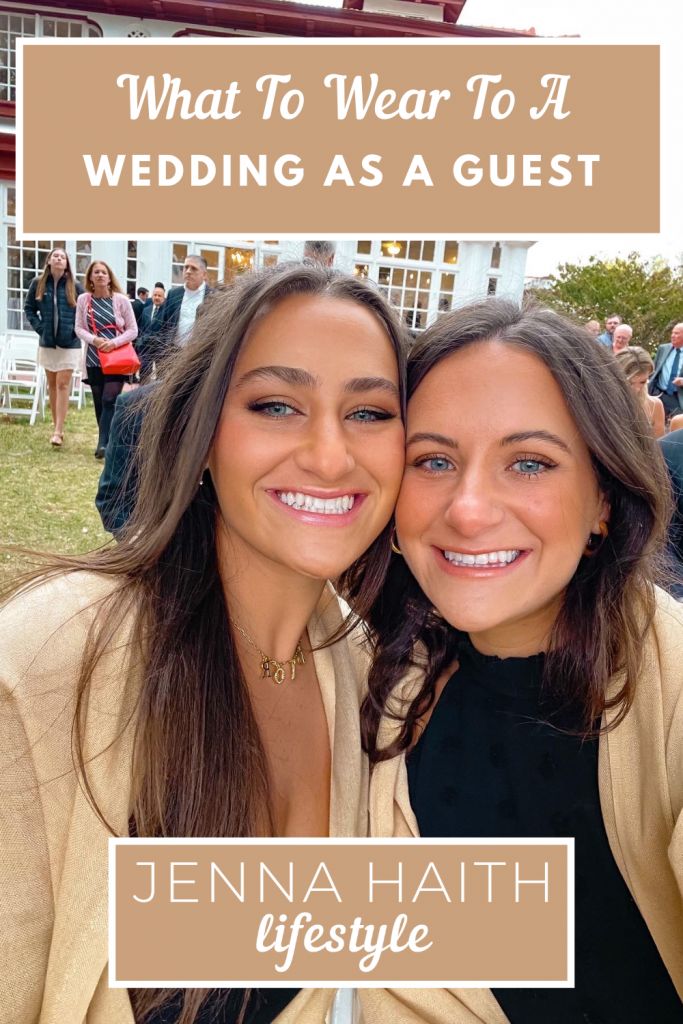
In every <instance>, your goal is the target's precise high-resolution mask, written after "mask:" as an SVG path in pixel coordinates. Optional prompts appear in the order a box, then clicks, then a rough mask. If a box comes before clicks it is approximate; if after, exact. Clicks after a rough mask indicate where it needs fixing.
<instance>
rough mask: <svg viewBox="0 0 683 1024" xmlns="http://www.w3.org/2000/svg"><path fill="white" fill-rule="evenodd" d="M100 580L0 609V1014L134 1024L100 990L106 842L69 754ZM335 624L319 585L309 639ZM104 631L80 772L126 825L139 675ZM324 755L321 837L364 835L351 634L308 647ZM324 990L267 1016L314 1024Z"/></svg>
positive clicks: (74, 582) (82, 579)
mask: <svg viewBox="0 0 683 1024" xmlns="http://www.w3.org/2000/svg"><path fill="white" fill-rule="evenodd" d="M111 588H112V584H111V582H109V581H107V580H104V579H103V578H102V577H99V576H96V575H93V574H89V573H78V574H74V575H70V576H61V577H58V578H56V579H54V580H52V581H50V582H48V583H43V584H41V585H40V586H39V587H38V588H37V589H34V590H32V591H30V592H28V593H24V594H22V595H21V596H20V597H18V598H16V599H14V600H13V601H11V602H10V603H9V605H7V606H6V607H5V608H4V609H3V611H2V612H0V638H1V642H2V648H3V653H2V660H1V662H0V1022H1V1024H82V1022H84V1021H86V1020H87V1024H133V1014H132V1010H131V1005H130V1000H129V998H128V993H127V992H126V990H125V989H109V988H108V986H107V974H106V970H107V840H108V838H109V833H108V831H107V830H106V828H105V827H104V825H103V824H102V822H100V820H99V819H98V818H97V816H96V815H95V813H94V811H93V810H92V807H91V806H90V804H89V802H88V800H87V799H86V797H85V795H84V792H83V790H82V788H81V786H80V785H79V783H78V780H77V778H76V774H75V772H74V769H73V762H72V754H71V727H72V722H73V718H74V693H75V687H76V682H77V679H78V671H79V665H80V658H81V655H82V651H83V647H84V643H85V639H86V636H87V632H88V629H89V628H90V626H91V624H92V622H93V619H94V617H95V614H96V609H97V606H98V603H99V602H101V601H102V600H103V599H104V598H106V596H107V595H108V593H109V592H110V591H111ZM340 621H341V614H340V608H339V602H338V600H337V598H336V597H335V595H334V592H333V591H332V590H331V588H328V590H327V591H326V592H325V594H324V595H323V598H322V599H321V601H320V604H319V605H318V608H317V609H316V613H315V615H314V616H313V618H312V620H311V622H310V623H309V627H308V628H309V635H310V638H311V642H312V644H314V645H316V644H319V643H321V642H322V641H324V640H325V639H326V638H327V637H329V636H330V635H331V633H332V632H333V631H334V630H335V628H336V627H337V626H338V625H339V623H340ZM129 630H130V622H128V623H127V625H126V626H125V627H124V628H122V629H121V630H120V631H119V633H118V634H117V635H116V637H115V639H114V642H113V643H112V644H111V645H110V650H109V653H108V654H107V656H106V657H105V658H104V659H103V660H102V662H101V664H100V665H99V666H98V669H97V672H96V674H95V676H94V679H93V683H92V688H91V693H90V697H89V701H88V707H87V709H86V715H87V717H86V726H85V742H86V750H87V752H89V756H90V757H92V758H93V759H92V761H91V762H90V766H89V775H90V779H91V783H92V786H93V791H94V794H95V797H96V799H97V802H98V804H99V806H100V807H101V808H102V810H103V812H104V814H105V816H106V817H107V819H108V821H109V822H110V823H111V824H112V826H113V827H114V828H115V829H116V831H117V833H118V834H120V835H127V833H128V818H129V811H130V765H131V748H132V736H131V733H132V729H131V728H126V729H125V730H124V732H123V735H122V736H119V733H120V732H121V730H122V728H123V727H124V726H125V725H126V723H127V722H129V721H130V719H131V715H132V714H133V709H134V702H135V697H136V694H137V692H138V686H139V679H138V674H137V672H136V669H135V665H134V653H135V652H132V651H131V650H130V649H129V647H128V645H127V637H128V633H129ZM314 657H315V666H316V671H317V675H318V680H319V682H320V689H321V692H322V697H323V703H324V707H325V713H326V716H327V723H328V728H329V734H330V747H331V750H332V764H333V769H332V781H331V793H330V834H331V835H337V836H354V835H366V834H367V785H368V779H367V766H366V762H365V758H364V756H363V754H362V752H361V749H360V736H359V728H358V707H359V699H360V690H361V685H362V683H363V680H364V664H365V663H364V659H363V658H362V655H361V652H360V649H359V648H358V647H357V646H356V644H355V642H353V641H352V640H351V639H349V640H345V641H341V642H339V643H337V644H335V645H334V646H332V647H330V648H326V649H324V650H321V651H316V652H315V655H314ZM333 995H334V993H333V992H332V991H324V990H322V991H321V990H318V991H316V990H308V991H304V992H302V993H300V995H299V996H297V998H296V999H295V1000H294V1001H293V1002H292V1003H291V1004H290V1006H289V1007H288V1008H287V1009H286V1010H285V1011H284V1012H283V1013H282V1014H281V1015H280V1016H279V1017H278V1022H279V1024H294V1022H295V1021H296V1022H297V1024H321V1022H322V1020H323V1018H324V1015H325V1012H326V1010H327V1008H328V1007H329V1005H330V1003H331V1001H332V998H333Z"/></svg>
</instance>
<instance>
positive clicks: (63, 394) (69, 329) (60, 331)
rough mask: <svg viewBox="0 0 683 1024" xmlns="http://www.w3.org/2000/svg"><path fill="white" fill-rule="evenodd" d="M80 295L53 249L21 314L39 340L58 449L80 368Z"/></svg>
mask: <svg viewBox="0 0 683 1024" xmlns="http://www.w3.org/2000/svg"><path fill="white" fill-rule="evenodd" d="M82 291H83V289H82V288H81V286H80V284H78V283H77V281H76V280H75V278H74V275H73V271H72V269H71V264H70V263H69V257H68V256H67V254H66V252H65V250H64V249H53V250H52V252H51V253H50V254H49V255H48V257H47V259H46V261H45V266H44V267H43V272H42V274H41V275H40V277H36V278H35V279H34V280H33V281H31V284H30V286H29V290H28V294H27V296H26V302H25V303H24V313H25V314H26V317H27V319H28V321H29V323H30V324H31V327H33V329H34V331H36V332H37V334H38V336H39V337H40V349H39V362H40V365H41V366H42V367H43V369H44V370H45V376H46V377H47V390H48V396H49V400H50V412H51V413H52V427H53V430H52V437H51V438H50V443H51V444H52V445H53V446H54V447H55V448H61V446H62V443H63V441H64V420H65V419H66V413H67V410H68V408H69V392H70V391H71V375H72V373H73V372H74V370H78V369H80V366H81V343H80V341H79V339H78V338H77V337H76V332H75V331H74V325H75V322H76V299H77V298H78V296H79V295H80V293H81V292H82Z"/></svg>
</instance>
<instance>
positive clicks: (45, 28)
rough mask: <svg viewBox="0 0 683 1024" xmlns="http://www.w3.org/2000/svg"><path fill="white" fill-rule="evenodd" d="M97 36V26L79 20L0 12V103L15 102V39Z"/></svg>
mask: <svg viewBox="0 0 683 1024" xmlns="http://www.w3.org/2000/svg"><path fill="white" fill-rule="evenodd" d="M101 35H102V32H101V30H100V29H99V28H98V27H97V25H92V24H90V23H89V22H87V21H83V20H80V19H72V18H60V17H55V16H54V15H50V17H48V18H44V17H42V16H40V15H37V14H17V13H14V12H11V11H0V100H5V101H9V102H11V103H14V102H16V84H17V81H16V76H17V52H16V46H17V39H33V38H36V37H41V36H47V37H51V38H52V37H55V38H57V39H90V38H95V37H98V36H101Z"/></svg>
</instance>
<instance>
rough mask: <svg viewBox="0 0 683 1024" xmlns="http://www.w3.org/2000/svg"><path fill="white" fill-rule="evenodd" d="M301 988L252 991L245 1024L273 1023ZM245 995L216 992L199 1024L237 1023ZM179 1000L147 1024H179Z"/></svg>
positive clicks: (201, 1011)
mask: <svg viewBox="0 0 683 1024" xmlns="http://www.w3.org/2000/svg"><path fill="white" fill-rule="evenodd" d="M298 992H299V989H298V988H264V989H258V990H252V993H251V996H250V999H249V1008H248V1010H247V1015H246V1017H245V1019H244V1024H270V1022H271V1021H273V1020H275V1018H276V1017H277V1015H278V1014H279V1013H281V1012H282V1011H283V1010H284V1008H285V1007H286V1006H287V1005H288V1004H289V1003H291V1001H292V999H294V996H295V995H296V994H297V993H298ZM243 998H244V993H243V992H242V991H241V990H239V989H233V990H232V992H230V994H229V995H227V996H226V995H223V994H221V993H220V992H215V993H214V994H213V995H212V996H211V998H210V999H209V1001H208V1002H207V1003H206V1005H205V1006H203V1007H202V1009H201V1010H200V1012H199V1016H198V1017H197V1024H235V1021H237V1019H238V1018H239V1013H240V1010H241V1008H242V1001H243ZM179 1013H180V1000H179V999H176V1000H174V1001H173V1002H172V1003H171V1004H170V1005H169V1006H168V1007H166V1008H164V1009H163V1010H157V1011H156V1013H154V1014H153V1015H152V1016H151V1017H148V1018H147V1019H146V1021H145V1024H176V1022H177V1020H178V1015H179Z"/></svg>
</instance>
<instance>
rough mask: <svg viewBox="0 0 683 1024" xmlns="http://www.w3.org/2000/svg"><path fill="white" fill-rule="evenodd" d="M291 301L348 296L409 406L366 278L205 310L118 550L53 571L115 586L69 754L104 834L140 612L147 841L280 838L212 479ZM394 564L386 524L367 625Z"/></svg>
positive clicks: (389, 314) (251, 293)
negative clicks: (226, 405) (98, 729)
mask: <svg viewBox="0 0 683 1024" xmlns="http://www.w3.org/2000/svg"><path fill="white" fill-rule="evenodd" d="M291 295H318V296H325V297H329V298H335V299H343V300H345V301H350V302H355V303H358V304H360V305H362V306H364V307H365V308H366V309H368V310H369V311H370V312H371V313H372V314H373V315H374V316H376V317H377V319H378V320H379V322H380V323H381V324H382V325H383V327H384V328H385V330H386V332H387V335H388V337H389V339H390V341H391V344H392V346H393V349H394V352H395V354H396V359H397V362H398V369H399V381H400V393H401V409H402V410H404V409H405V355H404V351H405V348H404V340H405V335H404V332H403V328H402V326H401V325H400V323H399V321H398V319H397V317H396V316H395V314H394V312H393V311H392V309H391V308H390V307H389V305H388V304H387V303H386V302H385V300H384V299H383V298H382V296H381V295H380V294H379V293H378V292H377V291H375V289H374V288H373V287H372V286H371V285H370V284H368V283H366V282H364V281H363V280H362V279H359V278H354V277H349V276H346V275H342V274H339V273H338V272H336V271H333V270H328V269H323V268H321V267H313V266H304V265H301V264H297V265H295V266H290V267H285V268H282V269H280V268H275V269H274V270H271V271H266V272H264V273H259V274H257V273H252V274H248V275H245V276H244V277H242V278H240V279H239V281H238V282H237V283H236V284H235V285H234V286H233V287H231V288H230V289H227V290H225V291H223V292H221V293H219V294H215V295H213V296H212V298H211V300H210V301H209V302H208V303H206V304H205V305H206V307H207V308H206V311H205V313H204V315H203V316H202V317H201V320H198V321H197V323H196V325H195V328H194V331H193V334H192V336H191V338H190V339H189V342H188V344H187V346H186V347H185V348H183V349H180V350H179V351H178V353H177V354H176V356H175V357H174V358H173V359H172V360H171V361H170V362H169V363H167V364H165V376H164V379H163V381H162V382H161V383H159V384H157V385H153V386H152V390H151V391H149V392H148V398H147V401H146V403H145V406H144V425H143V429H142V437H141V444H140V447H139V453H138V465H137V470H138V477H139V490H138V495H137V501H136V504H135V508H134V511H133V513H132V515H131V517H130V520H129V521H128V523H127V525H126V526H125V527H124V529H123V530H122V532H121V534H120V535H119V543H118V544H117V545H116V546H115V547H110V548H105V549H103V550H101V551H99V552H94V553H92V554H90V555H87V556H82V557H70V558H62V559H60V560H59V561H58V562H54V563H53V565H52V567H51V568H50V570H49V573H51V574H55V573H57V572H61V571H64V570H67V571H74V570H78V569H87V570H90V571H95V572H97V573H100V574H102V575H105V576H108V577H111V578H112V579H113V580H115V581H116V583H117V584H118V585H117V587H116V588H115V590H114V592H113V593H112V594H111V595H110V596H109V597H108V598H107V599H106V601H105V602H104V603H103V604H102V606H101V608H100V609H99V611H98V615H97V619H96V621H95V625H94V627H93V629H92V630H91V634H90V637H89V641H88V644H87V648H86V650H85V653H84V658H83V663H82V668H81V673H80V679H79V683H78V696H77V712H76V717H75V727H74V744H73V745H74V759H75V763H76V766H77V770H78V774H79V778H80V780H81V781H82V784H83V786H84V788H85V790H86V792H87V794H88V797H89V799H90V801H91V803H92V805H93V807H94V809H95V811H96V812H97V813H98V815H99V817H100V819H101V820H102V821H103V823H104V824H105V825H107V827H110V826H109V825H108V822H107V820H106V816H105V810H104V809H102V808H101V807H100V806H99V805H98V802H97V800H96V798H95V795H94V793H93V788H92V787H91V785H90V782H89V778H88V759H87V757H86V753H85V738H84V729H83V719H84V716H85V710H86V708H87V703H88V695H89V692H90V687H91V680H92V678H93V674H94V672H95V669H96V667H97V665H98V663H99V661H100V660H101V659H102V658H103V657H104V656H106V653H107V650H108V649H111V646H112V644H115V643H117V642H118V643H120V635H121V634H120V626H121V624H122V623H123V620H124V619H125V618H126V616H127V615H128V614H129V613H130V611H131V608H134V609H135V614H134V615H133V616H132V619H133V627H132V633H131V635H130V639H129V640H128V645H129V648H130V650H132V651H135V652H138V651H140V652H142V657H141V659H138V660H141V661H142V665H141V669H140V674H141V687H140V693H139V699H138V701H137V705H136V708H135V714H134V720H133V721H131V723H130V727H131V728H134V730H135V733H134V756H133V766H132V776H133V778H132V781H133V798H132V799H133V804H132V808H131V810H132V817H133V820H134V828H135V830H136V832H137V834H138V835H140V836H209V837H211V836H226V837H233V836H234V837H238V836H259V835H267V834H270V833H272V815H271V810H270V808H271V801H270V786H269V779H268V772H267V767H266V759H265V754H264V750H263V745H262V742H261V738H260V735H259V731H258V728H257V725H256V720H255V718H254V714H253V711H252V708H251V704H250V700H249V695H248V690H247V686H246V683H245V680H244V677H243V673H242V670H241V667H240V663H239V659H238V655H237V650H236V646H235V643H234V639H233V636H232V632H231V627H230V616H229V609H228V607H227V603H226V598H225V593H224V590H223V587H222V584H221V578H220V575H219V569H218V563H217V557H216V519H217V511H218V504H217V498H216V493H215V490H214V488H213V484H212V482H211V477H210V474H209V473H208V471H204V469H203V467H205V466H206V463H207V458H208V455H209V451H210V448H211V444H212V440H213V436H214V433H215V430H216V426H217V424H218V420H219V417H220V414H221V410H222V407H223V402H224V399H225V395H226V392H227V389H228V385H229V382H230V378H231V375H232V373H233V369H234V366H235V363H236V360H237V357H238V355H239V352H240V347H241V345H242V343H243V341H244V339H245V336H246V335H247V333H248V330H249V327H250V326H251V325H252V324H254V322H255V321H256V320H257V319H258V318H261V317H263V316H265V315H266V314H267V313H268V311H269V310H271V309H272V308H273V307H274V306H275V305H276V304H277V303H278V302H280V301H281V300H283V299H285V298H287V297H288V296H291ZM321 343H323V340H322V339H321ZM134 414H135V413H134ZM138 414H139V413H138ZM200 478H201V480H202V486H198V484H199V481H200ZM389 557H390V527H389V526H387V527H386V528H385V529H384V530H383V531H382V533H381V534H380V536H379V537H378V538H377V539H376V540H375V541H374V542H373V543H372V544H371V545H370V548H369V549H368V551H367V552H366V553H365V554H364V555H363V556H362V557H361V558H360V559H359V560H358V561H357V562H356V563H355V564H354V565H353V566H351V567H350V568H349V570H348V571H347V572H346V573H344V575H343V577H342V578H341V580H339V581H337V585H338V589H339V591H340V592H341V593H342V594H343V595H344V596H345V597H346V598H347V600H348V602H349V604H350V605H351V607H352V608H353V610H354V612H355V613H356V614H357V615H359V616H362V615H364V614H365V613H366V611H367V609H368V608H369V606H370V605H371V603H372V602H373V600H374V599H375V597H376V596H377V594H378V592H379V589H380V586H381V583H382V580H383V577H384V573H385V570H386V567H387V565H388V562H389ZM44 575H45V573H43V576H42V578H44ZM117 631H119V632H118V641H117ZM342 633H343V631H340V634H339V635H342ZM339 635H338V636H336V637H335V638H330V642H331V641H332V640H334V639H338V638H339ZM110 830H111V831H113V830H112V829H111V828H110ZM204 995H205V994H203V993H201V992H192V991H191V992H186V993H184V995H182V996H181V995H179V994H177V993H176V994H175V995H173V994H172V993H169V992H164V991H161V992H156V991H154V990H141V991H139V992H137V993H134V994H133V999H134V1005H135V1009H136V1014H137V1016H138V1019H144V1017H145V1016H146V1015H147V1014H148V1013H150V1012H151V1011H152V1010H153V1009H155V1008H157V1007H159V1006H161V1005H163V1004H164V1003H166V1002H169V1001H170V1003H172V1005H173V1006H177V1005H179V1004H182V1011H181V1013H180V1016H179V1018H178V1021H179V1024H191V1022H192V1021H194V1020H195V1019H196V1014H197V1012H198V1008H199V1006H200V1005H201V1003H202V1000H203V998H204ZM243 1009H244V1007H243Z"/></svg>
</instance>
